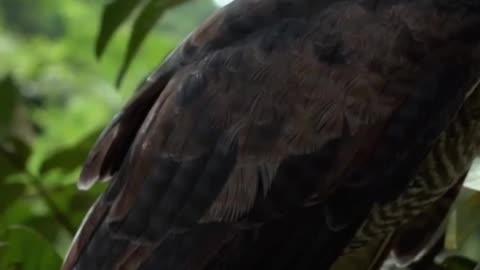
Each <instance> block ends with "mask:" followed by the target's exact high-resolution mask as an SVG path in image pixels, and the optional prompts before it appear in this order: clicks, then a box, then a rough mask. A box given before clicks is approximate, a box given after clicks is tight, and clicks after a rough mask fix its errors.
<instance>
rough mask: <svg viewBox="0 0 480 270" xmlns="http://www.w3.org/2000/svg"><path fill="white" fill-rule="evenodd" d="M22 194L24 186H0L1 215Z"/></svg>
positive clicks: (18, 184) (13, 184) (11, 184)
mask: <svg viewBox="0 0 480 270" xmlns="http://www.w3.org/2000/svg"><path fill="white" fill-rule="evenodd" d="M24 192H25V185H24V184H21V183H9V184H3V185H0V213H3V211H5V209H7V208H8V207H9V206H10V205H11V203H12V202H14V201H15V200H17V199H19V198H20V196H21V195H22V194H23V193H24Z"/></svg>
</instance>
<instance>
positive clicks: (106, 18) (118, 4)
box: [95, 0, 142, 58]
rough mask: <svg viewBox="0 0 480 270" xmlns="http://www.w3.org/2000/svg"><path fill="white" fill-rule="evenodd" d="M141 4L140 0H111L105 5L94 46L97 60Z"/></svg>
mask: <svg viewBox="0 0 480 270" xmlns="http://www.w3.org/2000/svg"><path fill="white" fill-rule="evenodd" d="M141 3H142V1H140V0H113V1H111V2H110V3H108V4H107V5H105V8H104V9H103V12H102V19H101V23H100V31H99V33H98V35H97V43H96V46H95V54H96V56H97V58H100V57H102V55H103V53H104V52H105V48H106V47H107V45H108V43H109V42H110V40H111V39H112V37H113V34H114V33H115V32H116V31H117V30H118V28H119V27H120V25H122V23H124V22H125V21H126V20H127V19H128V17H129V16H130V15H131V14H132V12H133V11H134V10H135V8H136V7H137V6H138V5H139V4H141Z"/></svg>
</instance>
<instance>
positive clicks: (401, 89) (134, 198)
mask: <svg viewBox="0 0 480 270" xmlns="http://www.w3.org/2000/svg"><path fill="white" fill-rule="evenodd" d="M479 60H480V3H478V2H477V1H475V0H461V1H458V0H457V1H454V0H402V1H400V0H345V1H341V0H235V1H233V2H232V3H230V4H228V5H226V6H224V7H223V8H221V9H219V10H218V11H217V12H216V13H215V14H213V15H212V16H211V17H210V18H208V19H207V20H206V21H205V22H204V23H203V24H202V25H201V26H200V27H199V28H198V29H197V30H195V31H194V32H193V33H192V34H190V35H189V36H188V37H187V38H186V40H185V41H184V42H183V43H182V44H181V45H179V46H178V47H177V49H175V50H174V52H173V53H172V54H171V55H170V56H169V57H168V58H167V59H166V60H165V61H164V62H163V63H162V64H161V65H160V67H159V68H158V69H157V70H155V71H154V72H153V73H152V74H151V75H150V76H148V77H147V78H146V79H145V81H144V82H143V83H142V85H141V86H140V87H139V89H138V90H137V92H136V94H135V95H134V97H133V98H132V99H131V101H130V102H129V103H128V104H127V105H126V106H125V107H124V108H123V110H122V111H121V112H119V113H118V114H117V116H116V117H114V119H113V120H112V122H111V123H110V124H109V126H107V128H106V129H105V130H104V132H103V133H102V134H101V135H100V137H99V139H98V140H97V142H96V143H95V145H94V146H93V148H92V150H91V152H90V154H89V156H88V158H87V160H86V162H85V164H84V167H83V170H82V173H81V175H80V179H79V184H78V185H79V188H80V189H82V190H88V189H89V188H90V187H91V186H93V185H94V184H96V183H98V182H107V188H106V190H105V191H104V192H103V194H102V195H100V197H99V198H98V199H97V200H96V202H95V203H94V205H93V206H92V207H91V209H90V210H89V212H88V213H87V214H86V217H85V219H84V221H83V223H82V224H81V226H80V228H79V230H78V232H77V234H76V236H75V237H74V239H73V241H72V244H71V247H70V250H69V251H68V254H67V256H66V258H65V260H64V264H63V270H85V269H89V270H112V269H115V270H117V269H118V270H120V269H122V270H123V269H125V270H127V269H128V270H153V269H155V270H158V269H161V270H200V269H202V270H220V269H229V270H236V269H275V270H283V269H298V270H304V269H305V270H306V269H329V268H330V267H332V265H334V264H335V262H336V260H337V259H339V258H341V257H342V256H346V254H348V252H351V251H352V250H355V249H359V248H362V247H363V246H365V245H368V244H370V243H372V242H373V241H376V239H382V238H383V237H385V235H386V234H389V233H390V232H391V231H392V230H396V228H399V227H400V226H402V225H403V224H402V222H398V220H397V218H398V217H396V218H394V219H392V220H387V219H385V220H384V221H385V222H386V223H384V222H383V221H382V220H378V219H375V217H376V215H377V216H378V215H379V214H378V213H380V214H383V213H390V212H388V211H390V210H392V212H391V213H393V212H395V213H398V214H399V215H400V217H405V219H407V218H411V217H412V216H413V217H414V216H415V213H417V214H418V212H419V211H420V212H421V210H423V208H424V206H425V205H428V203H427V202H430V200H433V201H435V200H438V199H439V198H441V197H442V196H443V194H444V192H445V191H446V190H448V189H449V188H445V186H444V187H443V189H442V192H439V190H437V189H436V188H437V187H436V186H435V184H437V182H436V180H438V179H437V178H434V180H435V181H433V182H435V183H429V182H428V181H427V180H428V179H427V180H425V178H423V181H416V180H415V179H419V178H418V177H415V176H416V175H422V168H423V167H422V164H423V163H425V162H426V163H428V162H429V161H428V160H429V157H431V156H432V155H430V154H429V153H436V152H435V149H440V148H441V147H437V148H436V146H437V145H442V138H444V136H443V135H442V134H445V133H448V132H449V130H450V129H449V127H451V126H452V123H453V126H454V127H453V128H452V129H453V130H455V123H457V122H461V120H462V118H461V117H458V116H459V115H460V114H459V113H461V112H462V108H469V107H468V106H466V105H467V104H468V102H469V100H470V99H473V97H474V96H475V93H476V92H475V91H474V90H475V87H474V86H475V84H476V82H477V80H478V78H479V77H480V61H479ZM442 136H443V137H442ZM448 138H449V140H447V141H448V142H453V143H457V141H456V140H450V137H448ZM433 156H434V157H437V156H438V155H436V154H433ZM464 166H465V170H466V169H467V167H468V165H466V164H464ZM447 175H448V173H447ZM449 176H450V175H449ZM432 179H433V178H432ZM448 181H450V182H449V183H447V184H448V185H449V186H450V187H451V186H452V185H453V184H452V183H453V182H455V181H457V182H458V181H459V180H458V179H454V180H451V179H448ZM417 184H419V185H420V186H419V187H420V190H421V192H423V195H424V196H426V197H422V198H420V200H419V199H418V197H416V200H415V201H416V202H418V203H416V204H415V205H410V204H408V203H407V204H404V205H403V206H404V207H406V208H402V207H400V206H401V204H402V203H403V202H405V201H408V202H410V200H409V199H410V198H412V193H414V192H413V191H415V190H417V191H418V187H417V186H416V185H417ZM429 184H432V185H429ZM447 184H445V185H447ZM429 190H430V191H431V192H429ZM429 196H430V197H429ZM417 205H419V206H418V208H417ZM397 207H398V208H397ZM408 207H413V208H411V209H410V210H409V208H408ZM387 210H388V211H387ZM385 211H387V212H385ZM376 213H377V214H376ZM387 221H388V222H387Z"/></svg>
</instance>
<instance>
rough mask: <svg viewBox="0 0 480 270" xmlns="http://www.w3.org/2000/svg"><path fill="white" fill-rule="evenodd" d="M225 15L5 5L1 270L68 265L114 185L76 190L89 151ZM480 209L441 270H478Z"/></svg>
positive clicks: (17, 1)
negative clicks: (137, 94) (183, 46)
mask: <svg viewBox="0 0 480 270" xmlns="http://www.w3.org/2000/svg"><path fill="white" fill-rule="evenodd" d="M184 2H185V3H184ZM214 9H215V6H214V5H213V4H212V2H210V1H209V0H190V1H187V0H143V1H142V0H138V1H131V0H111V1H105V2H102V1H94V0H83V1H78V0H0V59H2V60H1V63H2V64H1V65H0V269H2V270H4V269H5V270H13V269H15V270H37V269H38V270H45V269H58V268H59V267H60V265H61V258H62V257H63V256H64V254H65V252H66V250H67V248H68V245H69V243H70V241H71V239H72V237H73V234H74V231H75V230H76V228H77V227H78V226H79V224H80V222H81V220H82V218H83V216H84V214H85V213H86V211H87V209H88V207H89V206H90V205H91V203H92V202H93V200H94V198H95V197H96V196H97V195H98V194H99V192H100V191H101V190H102V188H103V187H102V186H101V185H100V186H97V187H95V188H94V189H93V190H90V191H88V192H79V191H77V188H76V179H77V177H78V174H79V170H80V167H81V165H82V162H83V161H84V159H85V157H86V155H87V153H88V151H89V149H90V147H91V146H92V144H93V143H94V142H95V140H96V138H97V136H98V135H99V133H100V132H101V130H102V128H103V127H104V126H105V125H106V123H107V122H108V121H109V120H110V119H111V118H112V116H113V115H114V113H115V112H116V111H118V110H119V109H120V107H121V106H122V104H124V103H125V102H126V100H127V99H128V97H129V96H130V95H131V94H132V93H133V91H134V90H135V88H136V86H137V85H138V83H139V82H140V81H141V80H142V79H143V78H144V77H145V76H146V75H148V73H150V72H151V71H152V70H153V69H154V68H155V67H156V66H158V65H159V64H160V63H161V61H162V60H163V59H164V58H165V57H166V55H168V53H170V51H171V50H172V49H173V48H174V47H175V46H176V44H178V42H180V41H181V40H182V39H183V38H184V37H185V36H186V35H187V34H188V33H189V32H190V31H191V30H192V29H194V28H195V26H196V25H197V24H198V23H199V22H200V21H202V20H203V19H204V18H205V17H206V16H208V15H209V14H210V13H212V11H213V10H214ZM100 57H101V61H97V60H98V58H100ZM127 69H128V70H129V72H128V74H127V73H126V71H127ZM115 82H117V85H119V84H118V83H119V82H122V84H121V87H120V88H119V89H116V87H115ZM478 167H480V166H478ZM472 178H473V179H480V174H479V175H478V176H475V175H474V176H473V177H472ZM472 185H473V186H475V185H476V186H477V187H478V184H472ZM479 209H480V196H479V195H478V193H475V192H473V191H470V192H466V193H465V194H464V195H462V198H461V199H460V200H459V202H458V207H457V208H456V210H455V211H453V214H452V215H451V218H450V219H451V222H450V226H449V235H448V236H447V245H446V248H447V250H449V251H452V250H454V251H458V252H460V254H462V255H463V256H467V258H469V259H467V258H465V257H459V258H460V259H458V258H456V257H452V258H451V259H450V260H445V261H444V263H442V264H439V265H437V266H435V267H437V268H435V269H471V263H472V260H478V259H480V258H479V257H480V224H479V223H480V211H479ZM473 220H475V222H471V221H473ZM449 258H450V257H449ZM458 260H460V261H458ZM465 260H466V262H465ZM469 263H470V264H469ZM451 265H453V266H451ZM459 265H460V266H459Z"/></svg>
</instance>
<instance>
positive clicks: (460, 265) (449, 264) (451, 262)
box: [441, 255, 477, 270]
mask: <svg viewBox="0 0 480 270" xmlns="http://www.w3.org/2000/svg"><path fill="white" fill-rule="evenodd" d="M441 265H442V267H443V268H445V269H446V270H473V269H474V268H475V266H476V265H477V263H476V262H474V261H473V260H470V259H468V258H466V257H463V256H457V255H453V256H449V257H447V258H446V259H445V260H444V261H443V262H442V263H441Z"/></svg>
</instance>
